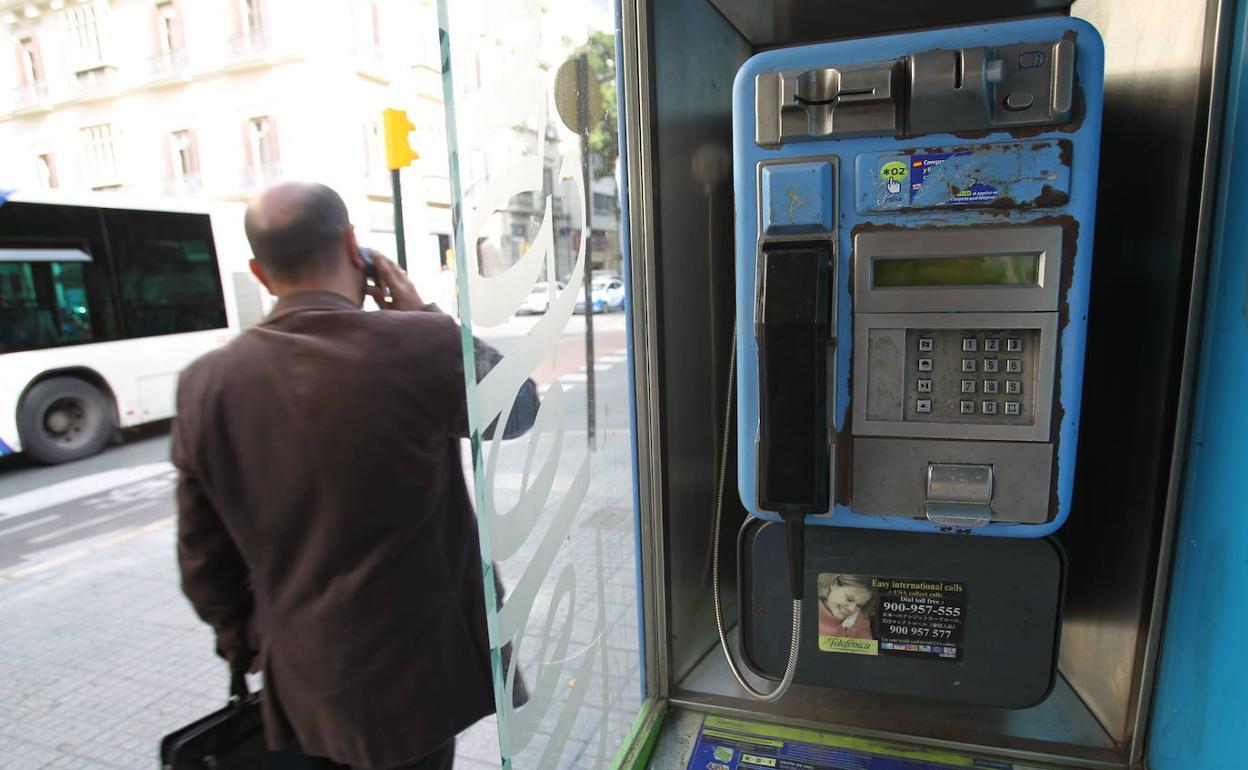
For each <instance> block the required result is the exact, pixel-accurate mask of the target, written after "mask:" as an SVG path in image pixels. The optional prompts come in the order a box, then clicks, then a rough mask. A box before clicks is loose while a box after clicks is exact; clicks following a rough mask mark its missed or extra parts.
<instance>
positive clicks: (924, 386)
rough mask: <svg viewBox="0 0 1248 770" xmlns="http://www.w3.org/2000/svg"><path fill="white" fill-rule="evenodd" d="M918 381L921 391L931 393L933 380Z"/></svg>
mask: <svg viewBox="0 0 1248 770" xmlns="http://www.w3.org/2000/svg"><path fill="white" fill-rule="evenodd" d="M918 383H919V392H920V393H931V392H932V381H931V380H918Z"/></svg>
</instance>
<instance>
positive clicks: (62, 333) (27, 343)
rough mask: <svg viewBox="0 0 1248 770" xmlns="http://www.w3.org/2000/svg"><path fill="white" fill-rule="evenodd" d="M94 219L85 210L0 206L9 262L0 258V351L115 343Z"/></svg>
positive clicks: (1, 239) (94, 213)
mask: <svg viewBox="0 0 1248 770" xmlns="http://www.w3.org/2000/svg"><path fill="white" fill-rule="evenodd" d="M99 220H100V215H99V211H98V210H97V209H93V208H89V207H85V206H60V205H39V204H30V203H7V204H5V205H3V206H0V252H3V253H4V256H8V257H10V258H11V259H12V261H7V260H4V259H3V257H0V349H3V350H7V351H9V352H12V351H14V350H27V349H30V348H32V347H54V346H60V345H74V344H78V343H80V342H91V341H94V342H102V341H105V340H112V339H117V337H118V336H119V334H120V332H119V330H118V328H117V316H116V307H115V303H114V301H113V289H112V286H111V283H110V280H109V270H108V258H107V249H105V247H104V241H103V238H102V237H101V232H100V221H99ZM45 260H46V261H45ZM80 260H89V261H85V262H84V261H80ZM19 316H20V319H19Z"/></svg>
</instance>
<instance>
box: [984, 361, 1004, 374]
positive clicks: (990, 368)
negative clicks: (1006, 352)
mask: <svg viewBox="0 0 1248 770" xmlns="http://www.w3.org/2000/svg"><path fill="white" fill-rule="evenodd" d="M999 371H1001V361H1000V359H997V358H985V359H984V372H985V373H986V374H996V373H997V372H999Z"/></svg>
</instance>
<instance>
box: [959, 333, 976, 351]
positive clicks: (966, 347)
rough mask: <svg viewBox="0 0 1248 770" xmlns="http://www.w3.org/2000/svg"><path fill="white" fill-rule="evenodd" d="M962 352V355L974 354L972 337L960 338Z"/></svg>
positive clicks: (973, 339)
mask: <svg viewBox="0 0 1248 770" xmlns="http://www.w3.org/2000/svg"><path fill="white" fill-rule="evenodd" d="M962 352H963V353H974V352H975V338H974V337H963V338H962Z"/></svg>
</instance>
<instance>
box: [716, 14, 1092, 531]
mask: <svg viewBox="0 0 1248 770" xmlns="http://www.w3.org/2000/svg"><path fill="white" fill-rule="evenodd" d="M1064 36H1072V37H1073V38H1074V39H1075V42H1076V61H1075V68H1076V77H1077V82H1078V85H1079V88H1080V90H1081V92H1082V106H1081V109H1082V110H1083V116H1082V121H1081V122H1079V124H1078V128H1077V130H1074V131H1071V130H1070V127H1069V126H1062V127H1059V128H1058V129H1057V130H1048V131H1043V130H1029V131H1026V132H1024V133H1025V134H1026V136H1027V138H1026V139H1025V140H1020V139H1018V138H1017V137H1016V136H1014V135H1012V134H1011V133H1010V132H1008V131H1000V132H994V133H990V134H987V135H983V136H976V137H974V138H967V137H965V136H962V137H960V136H956V135H953V134H929V135H925V136H922V137H918V138H908V139H896V138H893V137H891V136H883V137H882V136H874V137H866V138H859V139H837V140H822V141H802V142H792V143H786V144H783V145H781V146H780V147H779V148H763V147H759V146H758V145H757V144H756V143H755V133H754V131H755V127H754V107H755V92H754V83H755V78H756V76H757V75H759V74H760V73H764V72H780V71H788V70H799V69H804V68H812V67H820V66H827V65H830V64H835V65H849V64H856V63H866V62H875V61H880V60H886V59H893V58H896V57H898V56H901V55H905V54H909V53H913V52H917V51H928V50H933V49H939V48H944V49H949V48H960V47H963V46H976V45H985V46H1001V45H1011V44H1016V43H1022V42H1034V41H1038V40H1056V39H1060V38H1062V37H1064ZM1103 80H1104V51H1103V46H1102V43H1101V38H1100V35H1099V34H1098V33H1097V32H1096V30H1095V29H1094V28H1093V27H1092V26H1091V25H1089V24H1087V23H1086V22H1083V21H1081V20H1078V19H1071V18H1065V17H1050V18H1040V19H1027V20H1023V21H1014V22H1006V23H1001V24H988V25H980V26H975V27H963V28H949V29H939V30H932V31H926V32H916V33H911V34H905V35H893V36H886V37H873V38H865V39H859V40H847V41H840V42H835V43H826V44H820V45H812V46H802V47H796V48H786V49H778V50H773V51H766V52H764V53H760V54H758V55H756V56H754V57H753V58H751V59H749V60H748V61H746V62H745V64H744V65H742V67H741V69H740V71H739V72H738V73H737V78H736V81H735V83H734V86H733V158H734V182H735V205H736V211H737V232H736V253H737V255H738V257H737V349H738V351H739V366H738V369H737V387H738V392H739V394H740V396H739V400H738V405H739V412H738V413H739V415H740V422H739V425H740V429H739V431H738V436H737V441H738V458H739V462H738V481H739V492H740V495H741V500H742V502H743V504H744V505H745V507H746V509H747V510H748V511H750V513H752V514H753V515H755V516H758V517H760V518H765V519H771V520H777V518H778V517H777V516H775V515H774V514H772V513H768V512H764V511H760V510H759V509H758V506H757V500H758V497H757V489H756V482H757V477H756V475H755V468H756V458H757V453H756V451H755V442H756V439H757V432H758V416H759V415H758V371H757V369H758V346H757V344H756V343H757V340H756V338H755V337H754V317H753V315H754V291H755V277H756V276H755V254H756V243H757V240H758V219H759V217H757V216H756V215H755V214H754V213H753V212H756V211H758V210H759V208H758V207H759V201H758V191H757V185H756V182H755V173H756V172H755V169H756V168H757V166H758V164H759V163H765V162H772V161H784V160H788V159H792V160H794V161H798V160H801V159H803V158H809V157H810V156H818V157H830V156H837V157H839V158H840V171H839V178H838V179H837V180H836V184H837V185H838V187H837V195H836V198H837V199H838V200H840V201H842V203H841V204H840V210H839V212H838V216H839V223H838V224H839V227H840V232H839V241H838V258H837V259H838V265H837V284H836V307H837V319H836V323H837V351H836V356H837V361H836V364H837V367H836V371H837V381H836V400H835V405H836V413H835V428H836V430H837V431H842V430H848V427H849V426H848V423H849V422H850V414H851V412H850V404H851V402H850V392H849V391H850V377H851V367H850V361H851V360H852V348H853V323H852V320H853V319H852V312H853V311H852V306H851V293H852V285H851V281H850V265H851V263H852V249H851V246H852V237H853V236H852V232H851V231H852V229H853V227H854V226H855V225H858V224H861V223H864V222H871V223H873V224H879V225H884V226H889V225H892V226H905V227H923V226H933V227H936V226H949V225H974V224H986V225H1001V224H1026V223H1029V222H1035V221H1037V220H1042V219H1044V218H1046V217H1053V216H1054V215H1070V216H1073V217H1075V219H1076V220H1077V221H1078V222H1079V226H1078V227H1077V233H1073V239H1074V241H1075V251H1076V254H1077V259H1076V261H1075V264H1074V268H1073V272H1072V274H1071V283H1070V286H1069V288H1068V289H1067V291H1066V292H1065V293H1064V295H1063V301H1064V302H1065V303H1066V306H1067V308H1068V314H1067V317H1066V319H1065V325H1064V326H1063V328H1062V330H1061V333H1060V343H1059V344H1060V350H1061V362H1060V381H1059V383H1058V389H1059V404H1060V409H1061V415H1062V418H1061V423H1060V427H1059V429H1058V431H1057V434H1058V441H1057V445H1058V446H1057V451H1058V461H1057V467H1056V474H1057V499H1058V512H1057V514H1056V516H1055V517H1054V519H1053V520H1052V521H1050V522H1049V523H1047V524H1043V525H1021V524H1009V523H1003V522H994V523H991V524H988V525H987V526H984V527H980V528H977V529H975V530H974V532H975V533H977V534H988V535H999V536H1006V537H1040V536H1043V535H1047V534H1050V533H1052V532H1053V531H1054V530H1056V529H1057V528H1058V527H1060V526H1061V525H1062V523H1063V522H1064V521H1065V519H1066V516H1067V515H1068V514H1069V511H1070V498H1071V491H1072V489H1073V486H1074V466H1075V445H1076V441H1077V438H1078V425H1079V409H1080V402H1081V398H1080V395H1081V389H1082V383H1083V357H1084V342H1085V339H1086V335H1087V304H1088V289H1089V284H1090V279H1091V269H1092V265H1091V262H1092V235H1093V232H1092V231H1093V228H1092V222H1093V216H1092V215H1093V212H1094V210H1095V205H1096V181H1097V168H1098V161H1099V153H1100V133H1101V109H1100V105H1101V101H1102V91H1103ZM963 153H969V154H963ZM885 156H892V159H891V160H885V164H887V163H889V162H894V161H897V162H909V163H911V164H913V163H914V162H915V161H916V160H917V161H918V162H920V163H923V161H925V160H926V161H929V162H928V163H927V164H926V169H927V170H925V171H921V173H920V174H919V176H918V177H916V176H915V172H913V171H912V172H910V173H909V174H900V173H899V174H898V175H897V179H896V180H895V181H896V182H897V183H898V184H897V185H893V186H894V187H899V188H900V189H898V191H897V192H898V193H900V192H902V191H903V190H904V189H905V188H906V187H910V192H909V193H907V196H906V197H907V198H909V199H908V200H905V201H904V203H903V202H902V199H901V198H898V199H895V200H894V199H888V196H887V195H885V196H883V197H881V196H880V195H879V191H880V189H881V185H883V186H884V187H883V189H884V190H885V191H886V192H887V191H888V182H889V181H890V180H889V179H886V178H881V177H880V172H881V171H882V170H883V168H882V165H881V163H880V161H881V159H883V158H884V157H885ZM903 158H907V159H908V160H902V159H903ZM1072 158H1073V160H1072ZM933 161H939V163H935V162H933ZM1055 162H1056V166H1055ZM1064 167H1065V168H1064ZM937 180H940V181H941V182H942V183H943V188H942V187H941V186H939V185H938V184H937V183H936V182H937ZM916 183H917V184H918V187H917V189H916V188H915V187H914V185H915V184H916ZM951 184H952V185H957V187H956V189H951V187H950V186H951ZM989 187H991V188H995V193H989V192H988V189H987V188H989ZM963 191H965V192H966V193H967V195H966V196H963V195H959V193H961V192H963ZM967 197H969V198H971V199H972V200H971V201H964V200H962V199H963V198H967ZM968 203H973V204H974V205H967V204H968ZM807 521H808V522H809V523H813V524H831V525H836V526H846V527H865V528H874V529H893V530H911V531H925V532H931V531H937V530H939V529H940V528H939V527H938V526H937V525H935V524H933V523H931V522H928V521H926V520H921V519H915V518H909V517H904V516H862V515H858V514H855V513H853V512H852V511H851V510H850V509H849V508H848V507H846V506H844V505H839V504H838V505H836V506H834V508H833V510H832V511H831V512H830V513H829V514H828V515H826V516H810V517H808V518H807Z"/></svg>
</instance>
